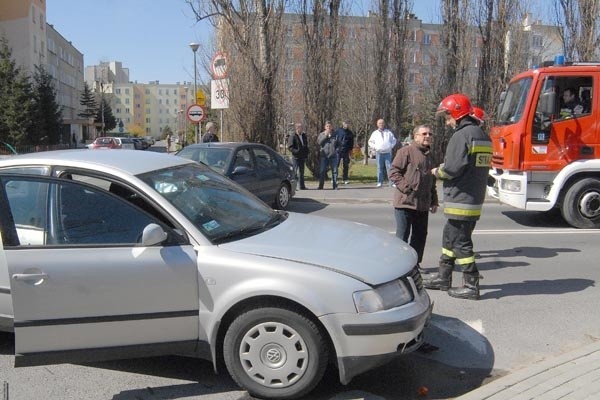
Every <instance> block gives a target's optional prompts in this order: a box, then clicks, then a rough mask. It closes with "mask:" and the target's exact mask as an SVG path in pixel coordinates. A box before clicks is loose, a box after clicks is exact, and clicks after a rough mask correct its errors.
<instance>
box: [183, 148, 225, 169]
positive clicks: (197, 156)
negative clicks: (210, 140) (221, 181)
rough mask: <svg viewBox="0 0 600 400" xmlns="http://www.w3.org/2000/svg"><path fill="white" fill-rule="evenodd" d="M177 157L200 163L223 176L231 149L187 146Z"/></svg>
mask: <svg viewBox="0 0 600 400" xmlns="http://www.w3.org/2000/svg"><path fill="white" fill-rule="evenodd" d="M177 155H178V156H179V157H183V158H187V159H188V160H192V161H196V162H202V163H204V164H206V165H208V166H209V167H211V168H213V169H215V170H217V171H218V172H220V173H222V174H223V173H225V166H226V165H227V160H228V159H229V157H230V155H231V149H225V148H217V147H194V146H188V147H184V148H183V150H181V151H180V152H179V153H177Z"/></svg>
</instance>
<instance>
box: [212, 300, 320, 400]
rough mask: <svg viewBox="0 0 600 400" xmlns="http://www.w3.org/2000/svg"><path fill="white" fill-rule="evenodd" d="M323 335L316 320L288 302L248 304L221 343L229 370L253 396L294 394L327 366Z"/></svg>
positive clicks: (288, 396) (314, 382) (309, 386)
mask: <svg viewBox="0 0 600 400" xmlns="http://www.w3.org/2000/svg"><path fill="white" fill-rule="evenodd" d="M325 350H326V344H325V339H324V338H323V335H322V334H321V332H320V331H319V328H318V327H317V326H316V325H315V323H314V322H313V321H311V320H310V319H309V318H307V317H305V316H304V315H302V314H300V313H298V312H296V311H293V310H291V309H285V308H274V307H257V308H253V309H249V310H246V311H245V312H244V313H242V314H241V315H239V316H238V317H237V318H236V319H235V320H234V321H233V323H232V324H231V326H230V327H229V329H228V330H227V333H226V335H225V340H224V343H223V357H224V359H225V364H226V365H227V370H228V371H229V373H230V375H231V376H232V378H233V379H234V380H235V381H236V382H237V384H238V385H240V386H241V387H243V388H244V389H246V390H247V391H248V392H249V393H250V394H251V395H252V396H257V397H261V398H262V397H265V398H278V399H293V398H297V397H300V396H303V395H305V394H306V393H308V392H310V391H311V390H312V389H313V388H314V387H315V386H316V385H317V384H318V383H319V381H320V380H321V378H322V377H323V373H324V372H325V368H326V366H327V352H326V351H325Z"/></svg>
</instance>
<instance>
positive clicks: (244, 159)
mask: <svg viewBox="0 0 600 400" xmlns="http://www.w3.org/2000/svg"><path fill="white" fill-rule="evenodd" d="M235 167H246V168H249V169H254V162H253V161H252V156H251V154H250V150H249V149H240V150H238V151H237V153H235V159H234V162H233V168H235Z"/></svg>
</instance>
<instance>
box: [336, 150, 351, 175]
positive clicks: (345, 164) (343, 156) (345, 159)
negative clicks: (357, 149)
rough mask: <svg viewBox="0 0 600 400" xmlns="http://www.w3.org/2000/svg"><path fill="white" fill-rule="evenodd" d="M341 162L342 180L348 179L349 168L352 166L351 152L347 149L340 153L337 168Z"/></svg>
mask: <svg viewBox="0 0 600 400" xmlns="http://www.w3.org/2000/svg"><path fill="white" fill-rule="evenodd" d="M340 163H341V164H342V180H343V181H347V180H348V169H349V167H350V152H349V151H346V152H343V153H340V154H338V163H337V166H336V168H339V167H340Z"/></svg>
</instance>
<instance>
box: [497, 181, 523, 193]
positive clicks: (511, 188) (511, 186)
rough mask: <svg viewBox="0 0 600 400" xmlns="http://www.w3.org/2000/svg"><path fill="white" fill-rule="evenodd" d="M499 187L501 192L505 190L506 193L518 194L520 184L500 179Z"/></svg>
mask: <svg viewBox="0 0 600 400" xmlns="http://www.w3.org/2000/svg"><path fill="white" fill-rule="evenodd" d="M500 187H501V188H502V189H503V190H506V191H508V192H520V191H521V182H520V181H515V180H511V179H501V180H500Z"/></svg>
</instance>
